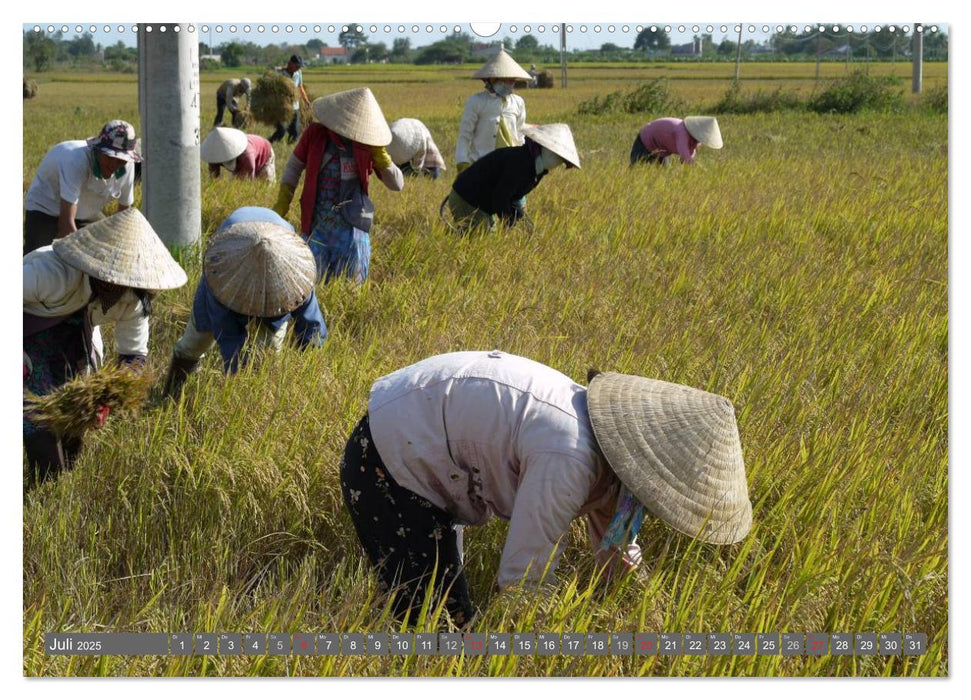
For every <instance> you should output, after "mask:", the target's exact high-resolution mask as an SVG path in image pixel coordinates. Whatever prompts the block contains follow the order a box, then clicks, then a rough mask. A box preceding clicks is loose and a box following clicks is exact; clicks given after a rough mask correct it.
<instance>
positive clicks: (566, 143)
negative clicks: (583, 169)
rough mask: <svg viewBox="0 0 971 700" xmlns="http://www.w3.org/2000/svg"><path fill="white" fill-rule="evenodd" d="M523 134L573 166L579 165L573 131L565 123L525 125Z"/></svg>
mask: <svg viewBox="0 0 971 700" xmlns="http://www.w3.org/2000/svg"><path fill="white" fill-rule="evenodd" d="M523 136H525V137H526V138H528V139H530V140H532V141H535V142H536V143H538V144H539V145H540V146H546V147H547V148H548V149H550V150H551V151H553V153H555V154H556V155H558V156H559V157H560V158H562V159H563V160H565V161H566V162H567V163H569V164H570V165H572V166H573V167H574V168H579V167H580V156H579V154H577V147H576V144H575V143H573V132H571V131H570V127H569V126H567V125H566V124H542V125H541V126H530V127H526V128H525V129H523Z"/></svg>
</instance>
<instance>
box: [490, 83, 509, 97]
mask: <svg viewBox="0 0 971 700" xmlns="http://www.w3.org/2000/svg"><path fill="white" fill-rule="evenodd" d="M492 91H493V92H494V93H496V94H497V95H499V97H509V95H511V94H512V85H508V84H506V83H493V84H492Z"/></svg>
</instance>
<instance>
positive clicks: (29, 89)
mask: <svg viewBox="0 0 971 700" xmlns="http://www.w3.org/2000/svg"><path fill="white" fill-rule="evenodd" d="M36 94H37V82H36V81H34V80H32V79H31V78H24V99H25V100H29V99H31V98H33V97H34V96H35V95H36Z"/></svg>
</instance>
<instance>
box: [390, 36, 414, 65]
mask: <svg viewBox="0 0 971 700" xmlns="http://www.w3.org/2000/svg"><path fill="white" fill-rule="evenodd" d="M389 57H390V59H391V62H392V63H406V62H407V61H410V60H411V39H409V38H407V37H404V38H401V39H395V40H394V42H393V43H392V44H391V54H390V56H389Z"/></svg>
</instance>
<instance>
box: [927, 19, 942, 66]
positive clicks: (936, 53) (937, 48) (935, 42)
mask: <svg viewBox="0 0 971 700" xmlns="http://www.w3.org/2000/svg"><path fill="white" fill-rule="evenodd" d="M924 57H925V58H929V59H937V60H944V61H946V60H947V34H945V33H944V32H942V31H936V32H932V31H929V30H928V28H927V27H924Z"/></svg>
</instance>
